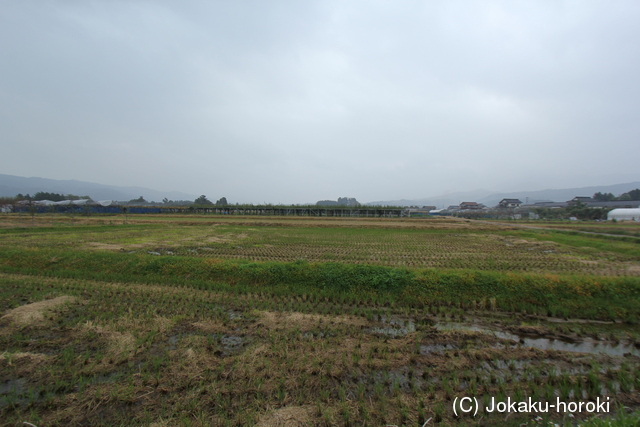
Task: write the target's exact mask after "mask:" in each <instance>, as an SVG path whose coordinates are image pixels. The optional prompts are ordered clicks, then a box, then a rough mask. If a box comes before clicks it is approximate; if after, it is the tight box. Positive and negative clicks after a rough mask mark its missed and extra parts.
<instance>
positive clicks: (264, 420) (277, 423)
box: [256, 405, 315, 427]
mask: <svg viewBox="0 0 640 427" xmlns="http://www.w3.org/2000/svg"><path fill="white" fill-rule="evenodd" d="M314 411H315V409H314V407H313V406H310V405H309V406H286V407H284V408H280V409H278V410H276V411H273V412H270V413H267V414H265V415H263V416H262V417H261V418H260V420H259V421H258V423H257V424H256V426H257V427H281V426H282V427H284V426H286V427H297V426H309V425H313V422H312V421H313V417H312V414H313V413H314Z"/></svg>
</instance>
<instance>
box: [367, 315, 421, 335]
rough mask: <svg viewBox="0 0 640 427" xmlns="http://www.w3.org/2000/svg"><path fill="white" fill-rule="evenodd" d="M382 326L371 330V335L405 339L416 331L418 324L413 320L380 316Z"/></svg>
mask: <svg viewBox="0 0 640 427" xmlns="http://www.w3.org/2000/svg"><path fill="white" fill-rule="evenodd" d="M380 323H382V326H380V327H374V328H371V329H370V332H371V333H374V334H379V335H386V336H389V337H403V336H405V335H408V334H411V333H413V332H415V331H416V324H415V322H414V321H412V320H407V319H402V318H399V317H386V316H380Z"/></svg>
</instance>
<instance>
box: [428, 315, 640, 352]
mask: <svg viewBox="0 0 640 427" xmlns="http://www.w3.org/2000/svg"><path fill="white" fill-rule="evenodd" d="M435 328H436V329H438V330H439V331H471V332H480V333H483V334H490V335H494V336H496V337H498V338H501V339H506V340H511V341H516V342H518V343H519V344H520V345H522V346H524V347H533V348H537V349H540V350H560V351H571V352H577V353H591V354H606V355H609V356H624V355H625V354H631V355H634V356H638V357H640V349H638V348H636V347H634V346H633V345H632V344H625V343H616V344H612V343H610V342H601V341H595V340H591V339H587V340H581V341H577V340H569V339H558V338H544V337H540V338H538V337H532V336H530V335H526V334H514V333H512V332H506V331H496V330H493V329H489V328H483V327H480V326H476V325H467V324H463V323H438V324H436V325H435Z"/></svg>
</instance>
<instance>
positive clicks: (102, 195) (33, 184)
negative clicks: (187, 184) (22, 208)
mask: <svg viewBox="0 0 640 427" xmlns="http://www.w3.org/2000/svg"><path fill="white" fill-rule="evenodd" d="M38 191H43V192H47V193H58V194H65V195H66V194H74V195H76V196H90V197H91V198H92V199H93V200H118V201H128V200H132V199H137V198H138V197H140V196H142V197H144V198H145V200H147V201H149V202H150V201H156V202H161V201H162V199H164V198H165V197H166V198H167V199H169V200H191V201H193V200H195V198H196V197H197V196H194V195H193V194H187V193H182V192H179V191H157V190H152V189H150V188H144V187H118V186H114V185H104V184H96V183H93V182H85V181H76V180H75V179H73V180H57V179H46V178H25V177H22V176H15V175H3V174H0V197H13V196H15V195H17V194H24V195H26V194H31V195H32V196H33V195H34V194H35V193H37V192H38Z"/></svg>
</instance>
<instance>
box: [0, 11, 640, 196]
mask: <svg viewBox="0 0 640 427" xmlns="http://www.w3.org/2000/svg"><path fill="white" fill-rule="evenodd" d="M639 22H640V2H638V1H637V0H632V1H624V0H616V1H588V0H578V1H562V0H554V1H539V0H535V1H534V0H531V1H517V2H516V1H511V0H505V1H488V0H482V1H444V0H442V1H395V0H394V1H375V0H372V1H352V0H335V1H329V0H328V1H298V0H291V1H277V0H273V1H262V0H255V1H240V0H239V1H231V0H229V1H204V0H203V1H180V2H177V1H135V0H133V1H132V0H127V1H124V0H122V1H118V0H110V1H106V0H105V1H86V0H83V1H79V0H74V1H72V0H69V1H62V0H61V1H29V0H0V148H1V154H0V173H5V174H11V175H20V176H38V177H43V178H52V179H78V180H83V181H91V182H98V183H102V184H111V185H136V186H145V187H150V188H154V189H158V190H167V191H168V190H178V191H184V192H188V193H192V194H206V195H207V196H209V198H210V199H214V200H215V199H217V198H219V197H222V196H226V197H227V199H228V200H229V201H230V202H233V203H235V202H252V203H262V202H269V203H278V202H280V203H305V202H315V201H317V200H320V199H334V200H335V199H337V198H338V197H341V196H348V197H356V198H357V199H358V200H359V201H361V202H367V201H373V200H388V199H400V198H407V199H410V198H420V197H426V196H432V195H438V194H443V193H446V192H452V191H464V190H473V189H477V188H486V189H490V190H500V191H515V190H539V189H545V188H567V187H576V186H587V185H598V184H602V185H607V184H616V183H622V182H630V181H637V180H640V168H638V159H639V158H640V144H639V137H640V118H639V117H638V116H639V113H640V43H639V42H638V41H639V40H640V25H638V23H639Z"/></svg>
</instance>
